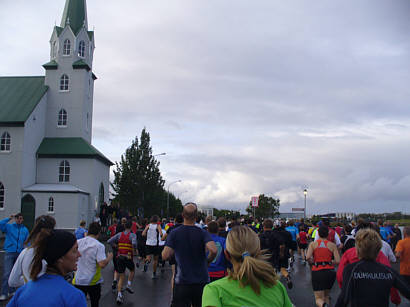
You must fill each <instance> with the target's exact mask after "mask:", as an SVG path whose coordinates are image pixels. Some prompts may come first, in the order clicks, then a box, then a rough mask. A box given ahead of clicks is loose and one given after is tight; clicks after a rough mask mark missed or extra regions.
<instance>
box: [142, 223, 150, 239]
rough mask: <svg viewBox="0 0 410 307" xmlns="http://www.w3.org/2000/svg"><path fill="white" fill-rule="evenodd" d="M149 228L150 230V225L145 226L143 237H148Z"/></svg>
mask: <svg viewBox="0 0 410 307" xmlns="http://www.w3.org/2000/svg"><path fill="white" fill-rule="evenodd" d="M148 228H149V224H148V225H147V226H145V229H144V231H143V232H142V236H143V237H146V236H147V232H148Z"/></svg>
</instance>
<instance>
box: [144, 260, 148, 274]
mask: <svg viewBox="0 0 410 307" xmlns="http://www.w3.org/2000/svg"><path fill="white" fill-rule="evenodd" d="M147 270H148V263H147V262H145V263H144V270H143V271H144V272H146V271H147Z"/></svg>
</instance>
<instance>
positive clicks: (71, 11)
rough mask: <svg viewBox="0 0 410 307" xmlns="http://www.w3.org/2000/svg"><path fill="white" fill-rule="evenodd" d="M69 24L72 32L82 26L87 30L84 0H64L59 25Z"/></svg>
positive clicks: (75, 31) (63, 26) (76, 31)
mask: <svg viewBox="0 0 410 307" xmlns="http://www.w3.org/2000/svg"><path fill="white" fill-rule="evenodd" d="M68 24H69V25H70V27H71V29H72V30H73V32H74V34H77V33H78V32H79V31H80V30H81V28H82V27H83V26H84V27H85V29H86V30H88V21H87V4H86V0H66V3H65V7H64V13H63V18H62V19H61V27H62V28H65V26H66V25H68Z"/></svg>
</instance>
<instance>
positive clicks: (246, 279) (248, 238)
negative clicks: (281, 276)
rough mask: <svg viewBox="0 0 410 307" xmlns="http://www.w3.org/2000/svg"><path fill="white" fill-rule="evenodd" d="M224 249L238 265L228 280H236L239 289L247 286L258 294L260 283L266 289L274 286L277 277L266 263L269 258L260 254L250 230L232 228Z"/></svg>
mask: <svg viewBox="0 0 410 307" xmlns="http://www.w3.org/2000/svg"><path fill="white" fill-rule="evenodd" d="M226 249H227V251H228V253H229V254H230V256H231V258H232V259H233V260H234V261H235V262H236V263H239V264H240V267H239V269H238V271H237V272H235V271H230V272H229V278H231V279H234V280H238V281H239V284H240V286H241V287H245V286H247V285H249V286H250V287H251V288H252V290H253V291H254V292H255V293H257V294H260V292H261V291H260V282H262V283H263V284H264V285H265V286H266V287H268V288H270V287H273V286H274V285H275V284H276V282H277V280H278V277H277V275H276V273H275V270H274V269H273V267H272V265H271V264H270V263H269V262H267V261H266V260H267V258H268V257H269V256H267V255H264V254H262V252H261V249H260V241H259V238H258V236H257V235H256V233H255V232H254V231H253V230H252V229H250V228H249V227H245V226H236V227H234V228H232V230H231V231H230V232H229V234H228V237H227V241H226Z"/></svg>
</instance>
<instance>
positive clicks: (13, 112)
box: [0, 77, 48, 126]
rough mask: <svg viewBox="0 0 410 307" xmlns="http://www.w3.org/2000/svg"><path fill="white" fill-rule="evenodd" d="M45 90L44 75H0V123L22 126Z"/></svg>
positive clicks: (2, 124)
mask: <svg viewBox="0 0 410 307" xmlns="http://www.w3.org/2000/svg"><path fill="white" fill-rule="evenodd" d="M47 90H48V86H46V85H44V77H0V110H1V111H0V125H1V126H24V122H25V121H26V120H27V119H28V117H29V116H30V114H31V113H32V112H33V110H34V108H35V107H36V106H37V104H38V103H39V102H40V100H41V98H42V97H43V96H44V94H45V93H46V92H47Z"/></svg>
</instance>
